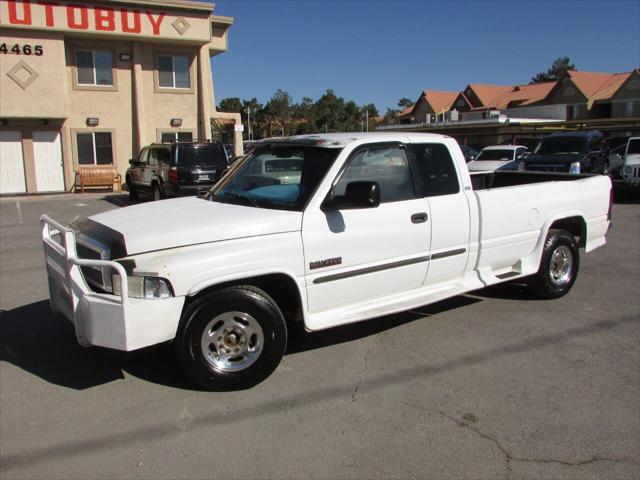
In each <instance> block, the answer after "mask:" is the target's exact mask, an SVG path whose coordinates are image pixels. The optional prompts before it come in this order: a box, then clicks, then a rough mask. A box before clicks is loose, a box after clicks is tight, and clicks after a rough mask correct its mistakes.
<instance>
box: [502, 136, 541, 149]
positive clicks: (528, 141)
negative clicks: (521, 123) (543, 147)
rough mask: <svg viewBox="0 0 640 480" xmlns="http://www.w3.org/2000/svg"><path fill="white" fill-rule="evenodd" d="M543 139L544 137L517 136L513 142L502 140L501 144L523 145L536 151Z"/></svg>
mask: <svg viewBox="0 0 640 480" xmlns="http://www.w3.org/2000/svg"><path fill="white" fill-rule="evenodd" d="M541 140H542V138H537V137H516V138H515V140H514V141H513V142H512V141H511V140H507V141H506V142H502V144H501V145H522V146H523V147H526V148H527V150H529V151H530V152H535V150H536V148H538V145H539V144H540V141H541Z"/></svg>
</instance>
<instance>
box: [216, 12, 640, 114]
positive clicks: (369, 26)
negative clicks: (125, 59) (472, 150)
mask: <svg viewBox="0 0 640 480" xmlns="http://www.w3.org/2000/svg"><path fill="white" fill-rule="evenodd" d="M215 4H216V5H215V12H214V13H215V14H217V15H226V16H230V17H234V19H235V23H234V25H233V26H232V27H231V29H230V32H229V51H228V52H226V53H223V54H220V55H218V56H216V57H214V59H213V62H212V63H213V75H214V84H215V95H216V101H220V100H221V99H223V98H225V97H240V98H241V99H245V98H251V97H257V98H258V100H259V101H261V102H263V103H265V102H266V101H267V100H268V99H269V98H270V97H271V96H272V95H273V93H274V92H275V91H276V90H277V89H278V88H281V89H283V90H286V91H287V92H289V94H290V95H291V96H292V97H293V99H294V100H295V101H296V102H299V101H300V100H301V99H302V97H303V96H308V97H311V98H313V99H314V100H317V99H318V98H319V97H320V96H321V95H322V94H323V93H324V92H325V91H326V89H327V88H332V89H333V90H334V91H335V93H336V94H337V95H339V96H342V97H345V98H346V99H349V100H354V101H355V102H356V103H358V105H363V104H365V103H369V102H373V103H375V105H376V106H377V107H378V110H380V113H381V114H383V113H384V111H385V110H386V108H387V107H394V108H395V104H396V102H397V100H398V99H399V98H401V97H409V98H411V99H412V100H415V99H416V98H417V97H418V95H419V93H420V92H421V91H422V90H424V89H434V90H454V91H459V90H463V89H464V87H465V86H466V85H467V84H468V83H494V84H501V85H515V84H522V83H528V82H529V80H530V77H531V76H533V75H534V74H536V73H538V72H540V71H544V70H546V69H547V68H548V67H549V66H550V65H551V63H552V62H553V60H555V59H556V58H558V57H560V56H568V57H570V58H571V60H572V62H573V63H574V64H575V65H576V68H578V69H579V70H586V71H601V72H624V71H630V70H632V69H633V68H635V67H638V66H640V1H638V0H634V1H613V0H609V1H534V2H530V1H523V2H518V1H504V2H497V1H481V0H477V1H461V2H458V1H449V2H436V1H433V2H431V1H393V0H389V1H347V0H342V1H311V0H290V1H269V0H258V1H249V0H220V1H217V2H215Z"/></svg>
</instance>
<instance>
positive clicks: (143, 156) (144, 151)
mask: <svg viewBox="0 0 640 480" xmlns="http://www.w3.org/2000/svg"><path fill="white" fill-rule="evenodd" d="M147 158H149V149H148V148H143V149H142V151H141V152H140V155H139V156H138V162H140V163H147Z"/></svg>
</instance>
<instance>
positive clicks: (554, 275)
mask: <svg viewBox="0 0 640 480" xmlns="http://www.w3.org/2000/svg"><path fill="white" fill-rule="evenodd" d="M572 274H573V253H572V252H571V249H570V248H569V247H567V246H565V245H560V246H559V247H558V248H556V249H555V250H554V252H553V254H552V255H551V264H550V268H549V277H550V278H551V282H552V283H553V284H555V285H566V284H567V283H569V282H570V281H571V276H572Z"/></svg>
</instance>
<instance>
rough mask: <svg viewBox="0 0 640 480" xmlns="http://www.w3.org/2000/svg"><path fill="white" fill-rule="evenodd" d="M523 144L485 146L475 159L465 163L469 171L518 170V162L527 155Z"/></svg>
mask: <svg viewBox="0 0 640 480" xmlns="http://www.w3.org/2000/svg"><path fill="white" fill-rule="evenodd" d="M527 153H528V151H527V148H526V147H525V146H524V145H496V146H493V147H485V148H483V149H482V151H481V152H480V153H479V154H478V156H477V157H476V159H475V160H472V161H471V162H469V163H467V168H468V169H469V171H470V172H493V171H495V170H518V163H519V162H521V161H523V160H524V159H525V158H526V156H527Z"/></svg>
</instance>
